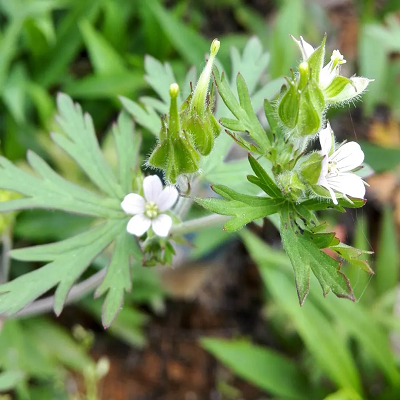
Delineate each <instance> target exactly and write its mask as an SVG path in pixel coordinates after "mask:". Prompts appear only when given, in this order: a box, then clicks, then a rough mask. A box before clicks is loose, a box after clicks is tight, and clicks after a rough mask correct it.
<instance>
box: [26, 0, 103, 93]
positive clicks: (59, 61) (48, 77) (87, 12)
mask: <svg viewBox="0 0 400 400" xmlns="http://www.w3.org/2000/svg"><path fill="white" fill-rule="evenodd" d="M35 3H36V2H34V3H32V4H35ZM101 3H102V0H93V1H90V2H86V1H82V2H76V3H75V4H76V5H75V7H74V10H73V12H71V13H67V14H66V15H65V16H63V17H61V20H60V21H59V23H58V29H57V32H56V33H57V42H56V45H55V46H53V47H52V48H51V49H50V51H48V52H47V53H46V54H45V56H44V57H43V58H42V59H41V60H40V61H41V62H40V63H39V64H38V66H37V68H36V70H35V75H34V80H35V81H36V82H37V83H39V84H41V85H43V86H45V87H46V88H47V87H49V86H51V85H54V84H55V83H57V82H59V81H60V78H61V80H63V78H64V76H65V74H66V71H67V67H68V66H69V64H70V62H71V60H72V59H74V58H75V55H76V54H77V53H78V52H79V50H80V49H81V45H82V36H81V32H80V30H79V22H80V21H82V20H83V19H84V20H87V21H89V22H93V21H94V20H95V19H96V17H97V15H98V13H99V11H100V5H101Z"/></svg>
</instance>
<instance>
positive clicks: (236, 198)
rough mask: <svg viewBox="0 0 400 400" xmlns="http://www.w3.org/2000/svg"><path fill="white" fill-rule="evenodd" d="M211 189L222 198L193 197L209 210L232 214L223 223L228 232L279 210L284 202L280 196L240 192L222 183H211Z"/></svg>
mask: <svg viewBox="0 0 400 400" xmlns="http://www.w3.org/2000/svg"><path fill="white" fill-rule="evenodd" d="M212 189H213V190H214V192H215V193H217V194H219V195H220V196H222V197H223V199H217V198H205V199H202V198H195V201H196V202H197V203H198V204H200V205H201V206H203V207H204V208H205V209H207V210H209V211H212V212H215V213H217V214H221V215H231V216H233V218H232V219H230V220H229V221H228V222H227V223H226V224H225V225H224V228H225V229H226V230H227V231H228V232H234V231H237V230H238V229H240V228H242V227H243V226H245V225H246V224H248V223H249V222H252V221H254V220H256V219H259V218H264V217H266V216H268V215H271V214H275V213H277V212H279V211H280V209H281V208H282V205H283V204H284V203H285V201H284V200H283V199H281V198H272V199H271V198H267V197H258V196H250V195H246V194H241V193H238V192H235V191H234V190H232V189H229V188H228V187H226V186H224V185H213V186H212Z"/></svg>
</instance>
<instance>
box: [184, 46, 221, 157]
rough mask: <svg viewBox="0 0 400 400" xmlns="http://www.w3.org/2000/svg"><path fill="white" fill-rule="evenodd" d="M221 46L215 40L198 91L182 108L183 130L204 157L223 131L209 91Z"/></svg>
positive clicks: (197, 86)
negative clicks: (215, 61) (216, 117)
mask: <svg viewBox="0 0 400 400" xmlns="http://www.w3.org/2000/svg"><path fill="white" fill-rule="evenodd" d="M219 46H220V43H219V41H218V40H217V39H214V41H213V42H212V44H211V48H210V58H209V59H208V61H207V65H206V67H205V68H204V70H203V72H202V73H201V75H200V78H199V80H198V82H197V85H196V89H195V90H194V92H193V94H192V95H190V96H189V98H188V100H187V103H186V104H184V106H183V108H182V129H183V130H184V131H185V132H187V135H188V139H189V140H190V141H191V143H192V144H193V146H194V147H195V148H196V150H197V151H198V152H199V153H200V154H202V155H204V156H206V155H208V154H209V153H210V152H211V150H212V148H213V146H214V139H215V138H216V137H217V136H218V135H219V133H220V131H221V127H220V125H219V123H218V122H217V120H216V119H215V118H214V115H213V113H212V99H211V96H210V93H209V90H208V86H209V83H210V78H211V73H212V66H213V63H214V60H215V57H216V55H217V53H218V50H219Z"/></svg>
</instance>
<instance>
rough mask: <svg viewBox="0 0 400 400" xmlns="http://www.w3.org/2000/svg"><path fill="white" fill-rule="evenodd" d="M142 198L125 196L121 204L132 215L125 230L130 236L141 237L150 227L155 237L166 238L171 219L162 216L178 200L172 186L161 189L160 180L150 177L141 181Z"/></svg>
mask: <svg viewBox="0 0 400 400" xmlns="http://www.w3.org/2000/svg"><path fill="white" fill-rule="evenodd" d="M143 192H144V198H143V197H142V196H140V195H138V194H137V193H130V194H128V195H126V196H125V198H124V200H123V201H122V203H121V207H122V209H123V210H124V211H125V212H126V213H127V214H133V215H134V217H132V218H131V219H130V220H129V222H128V225H127V226H126V230H127V231H128V232H129V233H131V234H132V235H136V236H142V235H143V234H144V233H145V232H147V231H148V230H149V228H150V227H151V228H152V229H153V231H154V233H155V234H156V235H157V236H161V237H166V236H168V234H169V231H170V230H171V226H172V218H171V217H170V216H169V215H167V214H163V212H164V211H166V210H168V209H170V208H171V207H172V206H173V205H174V204H175V202H176V200H177V199H178V196H179V193H178V191H177V190H176V188H175V187H174V186H166V187H165V188H164V189H163V185H162V182H161V179H160V178H159V177H158V176H157V175H150V176H147V177H146V178H144V179H143Z"/></svg>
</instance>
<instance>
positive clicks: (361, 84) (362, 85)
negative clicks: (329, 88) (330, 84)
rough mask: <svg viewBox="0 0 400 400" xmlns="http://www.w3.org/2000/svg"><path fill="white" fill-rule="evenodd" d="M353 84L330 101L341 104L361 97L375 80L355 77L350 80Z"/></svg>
mask: <svg viewBox="0 0 400 400" xmlns="http://www.w3.org/2000/svg"><path fill="white" fill-rule="evenodd" d="M350 80H351V82H352V84H350V83H349V84H348V85H346V86H345V87H344V88H343V90H342V91H341V92H340V93H339V94H338V95H337V96H335V97H332V98H330V99H329V101H330V102H333V103H340V102H342V101H348V100H351V99H352V98H354V97H356V96H358V95H360V94H361V93H362V92H363V91H364V90H365V89H366V88H367V86H368V85H369V83H370V82H373V81H374V80H373V79H368V78H362V77H353V78H350Z"/></svg>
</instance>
